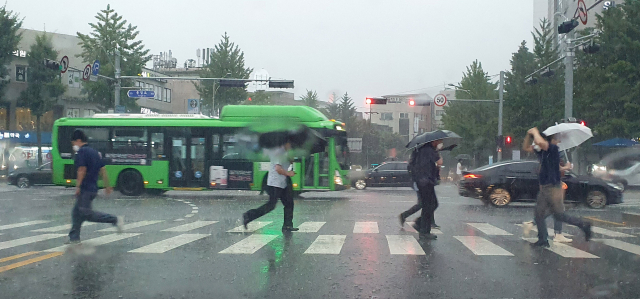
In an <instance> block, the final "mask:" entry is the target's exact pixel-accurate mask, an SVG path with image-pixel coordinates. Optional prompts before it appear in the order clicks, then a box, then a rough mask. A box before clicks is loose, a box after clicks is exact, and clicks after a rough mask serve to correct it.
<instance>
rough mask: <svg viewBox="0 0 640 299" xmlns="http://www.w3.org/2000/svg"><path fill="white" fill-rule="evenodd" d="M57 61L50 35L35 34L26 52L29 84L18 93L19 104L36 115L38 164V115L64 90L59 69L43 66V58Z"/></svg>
mask: <svg viewBox="0 0 640 299" xmlns="http://www.w3.org/2000/svg"><path fill="white" fill-rule="evenodd" d="M45 59H50V60H53V61H58V53H57V52H56V51H55V50H54V49H53V44H52V43H51V37H48V36H47V35H46V33H43V34H42V35H38V36H36V42H35V44H33V45H31V47H30V49H29V53H28V54H27V61H28V62H29V84H28V85H27V89H26V90H24V91H22V93H21V94H20V99H19V103H18V104H19V105H20V106H22V107H27V108H29V109H31V114H34V115H35V116H36V132H37V133H36V134H37V139H38V166H40V165H42V144H41V142H42V141H41V133H40V131H41V130H40V117H42V115H43V114H44V113H45V112H47V111H49V110H51V108H53V105H54V104H55V102H56V100H57V97H58V96H60V95H62V94H63V93H64V92H65V85H63V84H62V82H61V79H60V70H53V69H49V68H47V67H45V65H44V63H43V62H44V60H45Z"/></svg>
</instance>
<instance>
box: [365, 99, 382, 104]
mask: <svg viewBox="0 0 640 299" xmlns="http://www.w3.org/2000/svg"><path fill="white" fill-rule="evenodd" d="M364 102H365V103H366V104H367V105H386V104H387V99H385V98H367V99H366V100H365V101H364Z"/></svg>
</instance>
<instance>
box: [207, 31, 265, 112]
mask: <svg viewBox="0 0 640 299" xmlns="http://www.w3.org/2000/svg"><path fill="white" fill-rule="evenodd" d="M209 59H210V62H209V64H207V65H205V66H204V67H203V68H202V71H201V72H200V77H202V78H233V79H248V78H249V75H251V72H253V69H252V68H246V67H245V66H244V52H243V51H241V50H240V48H239V47H238V46H237V45H236V44H235V43H232V42H231V41H230V40H229V36H228V35H227V33H226V32H225V33H224V35H223V36H222V40H220V43H218V44H217V45H216V46H215V48H214V50H213V52H212V53H211V57H210V58H209ZM219 87H220V86H219V84H218V83H211V82H206V81H203V82H202V83H199V84H197V85H196V89H197V90H198V92H199V93H200V97H201V98H202V99H203V109H204V110H208V111H212V112H216V111H220V110H221V109H222V108H223V107H224V106H226V105H234V104H239V103H241V102H243V101H244V100H245V99H247V88H246V87H222V88H219ZM214 96H215V98H214ZM212 101H214V102H215V103H214V105H215V107H212V106H211V103H212ZM212 108H213V110H212ZM213 114H215V113H212V115H213Z"/></svg>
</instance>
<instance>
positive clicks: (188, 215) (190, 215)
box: [184, 214, 194, 218]
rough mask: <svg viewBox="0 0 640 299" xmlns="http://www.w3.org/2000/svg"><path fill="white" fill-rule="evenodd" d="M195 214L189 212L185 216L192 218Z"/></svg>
mask: <svg viewBox="0 0 640 299" xmlns="http://www.w3.org/2000/svg"><path fill="white" fill-rule="evenodd" d="M193 216H194V214H187V215H184V217H186V218H191V217H193Z"/></svg>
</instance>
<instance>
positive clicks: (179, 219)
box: [173, 218, 184, 222]
mask: <svg viewBox="0 0 640 299" xmlns="http://www.w3.org/2000/svg"><path fill="white" fill-rule="evenodd" d="M173 221H176V222H178V221H184V219H182V218H178V219H176V220H173Z"/></svg>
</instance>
